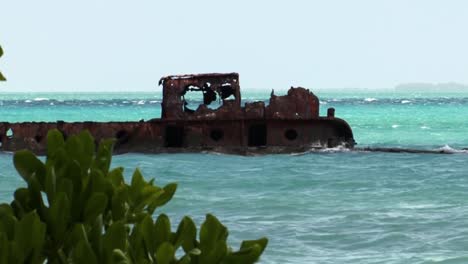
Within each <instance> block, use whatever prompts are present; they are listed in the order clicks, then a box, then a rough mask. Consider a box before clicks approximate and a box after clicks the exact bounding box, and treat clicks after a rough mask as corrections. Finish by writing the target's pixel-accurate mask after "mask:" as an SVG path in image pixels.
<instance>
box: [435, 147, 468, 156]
mask: <svg viewBox="0 0 468 264" xmlns="http://www.w3.org/2000/svg"><path fill="white" fill-rule="evenodd" d="M436 150H437V151H439V152H443V153H450V154H453V153H468V151H467V150H462V149H455V148H452V147H450V146H449V145H445V146H443V147H441V148H438V149H436Z"/></svg>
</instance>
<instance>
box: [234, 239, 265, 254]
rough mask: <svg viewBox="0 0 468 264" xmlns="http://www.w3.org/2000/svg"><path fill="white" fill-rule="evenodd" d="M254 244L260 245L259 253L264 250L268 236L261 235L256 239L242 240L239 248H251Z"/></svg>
mask: <svg viewBox="0 0 468 264" xmlns="http://www.w3.org/2000/svg"><path fill="white" fill-rule="evenodd" d="M255 245H258V246H260V248H261V252H260V254H261V253H262V252H263V250H265V248H266V246H267V245H268V238H266V237H262V238H260V239H257V240H245V241H242V244H241V247H240V249H241V250H243V249H248V248H251V247H253V246H255Z"/></svg>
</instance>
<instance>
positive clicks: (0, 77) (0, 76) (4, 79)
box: [0, 46, 6, 81]
mask: <svg viewBox="0 0 468 264" xmlns="http://www.w3.org/2000/svg"><path fill="white" fill-rule="evenodd" d="M2 56H3V49H2V47H1V46H0V57H2ZM0 81H6V78H5V76H3V74H2V73H1V72H0Z"/></svg>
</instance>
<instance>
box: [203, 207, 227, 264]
mask: <svg viewBox="0 0 468 264" xmlns="http://www.w3.org/2000/svg"><path fill="white" fill-rule="evenodd" d="M227 237H228V231H227V228H226V227H225V226H224V225H222V224H221V223H220V222H219V220H218V219H217V218H216V217H214V216H213V215H211V214H207V215H206V219H205V222H204V223H203V224H202V226H201V228H200V250H201V252H202V253H201V255H200V263H218V262H219V261H221V260H222V259H223V258H224V256H226V254H227V244H226V240H227Z"/></svg>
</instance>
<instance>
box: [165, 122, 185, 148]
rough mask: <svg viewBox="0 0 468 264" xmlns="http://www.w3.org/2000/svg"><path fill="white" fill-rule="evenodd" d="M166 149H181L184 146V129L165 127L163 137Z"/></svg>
mask: <svg viewBox="0 0 468 264" xmlns="http://www.w3.org/2000/svg"><path fill="white" fill-rule="evenodd" d="M165 146H166V147H167V148H181V147H183V146H184V127H180V126H167V127H166V135H165Z"/></svg>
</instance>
